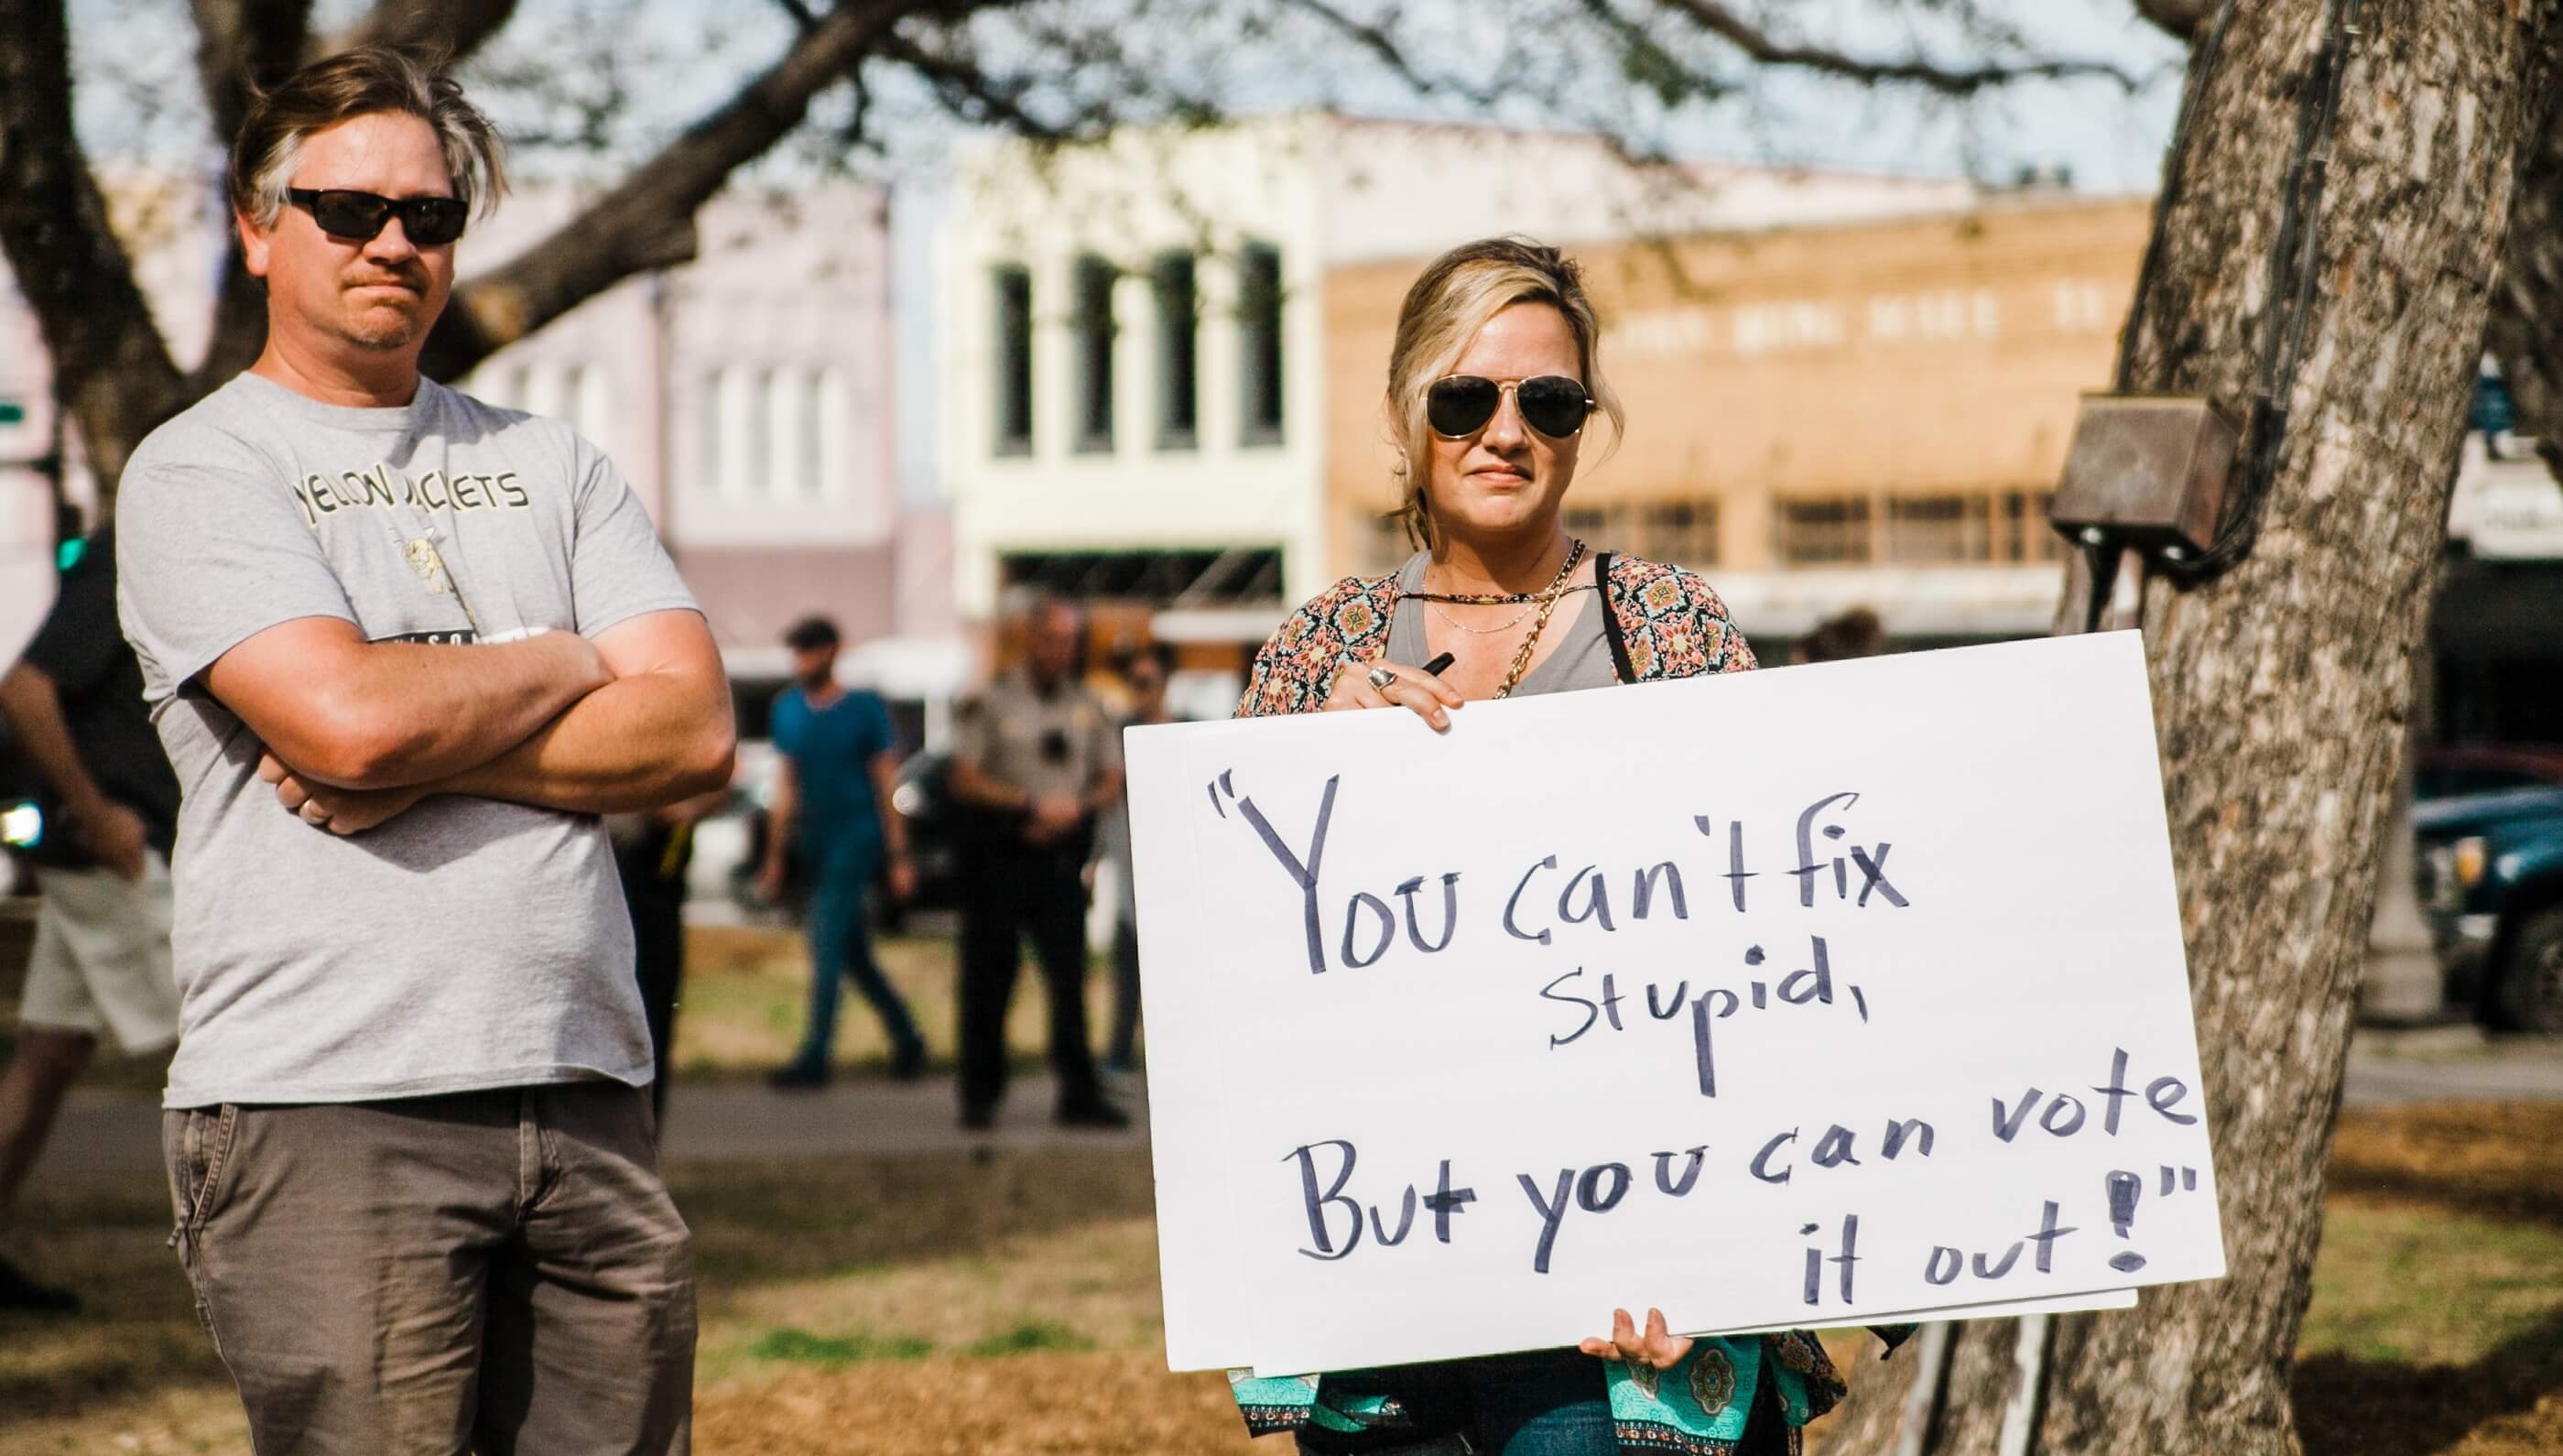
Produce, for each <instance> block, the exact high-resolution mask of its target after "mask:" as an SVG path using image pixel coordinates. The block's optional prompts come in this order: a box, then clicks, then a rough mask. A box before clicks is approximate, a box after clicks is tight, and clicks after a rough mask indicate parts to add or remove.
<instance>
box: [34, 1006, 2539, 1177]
mask: <svg viewBox="0 0 2563 1456" xmlns="http://www.w3.org/2000/svg"><path fill="white" fill-rule="evenodd" d="M2344 1095H2345V1098H2346V1100H2347V1102H2348V1104H2349V1105H2350V1106H2352V1107H2376V1106H2385V1105H2390V1104H2394V1103H2405V1102H2445V1101H2453V1102H2490V1101H2519V1102H2563V1039H2553V1038H2547V1039H2537V1038H2503V1039H2499V1040H2494V1041H2491V1042H2488V1043H2483V1042H2480V1041H2478V1040H2475V1039H2472V1038H2470V1037H2468V1036H2465V1035H2463V1034H2454V1035H2442V1034H2438V1033H2426V1034H2402V1035H2390V1034H2389V1035H2385V1036H2374V1035H2362V1036H2361V1037H2360V1038H2359V1040H2358V1041H2357V1042H2356V1043H2354V1044H2353V1045H2352V1046H2351V1048H2350V1053H2349V1077H2348V1087H2347V1089H2346V1092H2345V1094H2344ZM1051 1099H1052V1084H1051V1081H1050V1079H1049V1078H1047V1077H1019V1078H1017V1079H1015V1083H1014V1087H1013V1090H1012V1092H1011V1094H1010V1095H1009V1096H1008V1097H1007V1099H1006V1106H1005V1110H1004V1113H1003V1115H1002V1116H1001V1117H1000V1118H999V1120H998V1126H997V1128H996V1130H995V1131H993V1132H990V1133H978V1134H970V1133H963V1132H962V1131H961V1130H960V1128H959V1127H958V1117H959V1110H958V1107H957V1105H956V1103H955V1101H954V1097H953V1092H952V1084H951V1082H950V1081H949V1079H943V1078H937V1079H933V1080H930V1081H926V1082H919V1083H915V1084H911V1085H905V1086H901V1085H897V1084H892V1083H886V1082H878V1081H864V1082H847V1083H842V1084H840V1085H838V1086H835V1087H831V1088H828V1089H827V1090H825V1091H822V1092H795V1093H784V1092H775V1091H772V1090H770V1089H768V1088H766V1087H763V1086H761V1085H758V1084H755V1083H715V1084H708V1085H704V1084H684V1083H680V1084H679V1085H678V1087H677V1088H676V1090H675V1093H674V1094H673V1096H672V1097H671V1098H670V1100H669V1107H668V1141H667V1149H666V1150H667V1155H668V1156H669V1157H671V1158H674V1159H680V1160H696V1161H712V1160H724V1159H753V1158H765V1157H834V1156H846V1155H863V1154H881V1153H916V1152H958V1151H967V1150H969V1149H972V1148H977V1147H996V1148H1006V1149H1010V1150H1016V1149H1026V1148H1048V1147H1136V1146H1144V1145H1146V1144H1147V1141H1148V1130H1147V1112H1148V1109H1147V1098H1146V1096H1145V1095H1144V1092H1143V1090H1142V1089H1140V1088H1137V1087H1135V1086H1134V1087H1132V1088H1130V1089H1128V1090H1127V1091H1125V1092H1123V1093H1122V1094H1121V1095H1120V1098H1119V1101H1120V1103H1121V1105H1122V1106H1123V1107H1124V1108H1126V1109H1128V1110H1129V1112H1130V1114H1131V1117H1132V1119H1133V1122H1132V1126H1131V1127H1130V1129H1129V1130H1128V1131H1126V1132H1118V1133H1089V1132H1069V1131H1064V1130H1062V1129H1059V1128H1056V1127H1053V1126H1052V1125H1051V1121H1050V1111H1051ZM160 1166H161V1162H160V1114H159V1110H158V1109H156V1108H154V1107H153V1106H152V1105H151V1104H150V1103H149V1102H147V1101H144V1100H142V1099H139V1098H132V1097H125V1096H119V1095H117V1094H113V1093H105V1092H89V1091H81V1090H75V1091H74V1092H73V1093H72V1095H71V1098H70V1099H69V1100H68V1101H67V1102H66V1103H65V1104H64V1107H63V1117H62V1123H61V1124H60V1126H59V1127H58V1128H57V1130H56V1131H55V1134H54V1139H53V1144H52V1145H51V1147H49V1148H48V1149H47V1151H46V1153H45V1159H44V1162H43V1164H42V1165H41V1166H40V1167H39V1168H38V1170H37V1176H39V1177H41V1176H44V1175H45V1174H47V1173H54V1174H62V1173H80V1172H130V1171H136V1170H152V1169H157V1168H159V1167H160Z"/></svg>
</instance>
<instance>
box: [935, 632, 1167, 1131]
mask: <svg viewBox="0 0 2563 1456" xmlns="http://www.w3.org/2000/svg"><path fill="white" fill-rule="evenodd" d="M1084 630H1085V623H1084V617H1083V616H1081V615H1080V614H1079V612H1078V610H1077V608H1076V607H1074V606H1071V605H1070V604H1068V603H1067V602H1064V601H1059V600H1056V599H1050V600H1044V601H1041V602H1038V603H1036V604H1035V605H1034V606H1033V608H1032V610H1031V611H1030V612H1029V613H1028V614H1027V615H1026V617H1025V620H1024V636H1025V660H1024V665H1023V667H1021V668H1020V669H1017V670H1016V671H1013V672H1009V673H1005V674H1002V675H1001V676H999V677H998V678H997V680H996V681H995V682H993V683H991V684H990V685H989V686H988V688H987V690H986V691H985V692H983V693H981V694H980V695H979V696H978V697H976V698H973V699H971V700H970V701H968V702H966V703H964V704H963V705H962V706H961V710H960V713H959V714H958V715H957V718H958V728H957V732H956V734H955V739H956V741H955V743H954V747H953V752H952V769H951V774H952V795H953V797H954V798H955V799H956V800H958V801H959V802H961V803H962V804H964V805H966V806H968V808H969V810H970V813H969V815H968V816H967V817H968V818H969V820H970V826H971V827H970V830H969V832H968V833H967V834H965V835H964V843H963V851H964V855H963V863H962V865H961V1126H962V1127H964V1128H967V1129H973V1130H977V1129H984V1128H988V1127H990V1126H992V1125H993V1124H994V1123H995V1120H996V1114H997V1105H998V1104H999V1103H1000V1102H1002V1101H1003V1100H1004V1098H1005V1095H1006V1008H1007V1006H1008V1004H1009V1003H1010V1002H1011V1001H1012V1000H1013V999H1014V991H1015V975H1016V973H1017V971H1019V970H1020V969H1021V968H1022V960H1021V945H1020V941H1021V940H1022V939H1023V938H1030V939H1031V941H1032V943H1033V954H1034V956H1035V957H1036V959H1038V961H1039V962H1040V966H1041V978H1042V987H1043V990H1044V992H1045V993H1046V997H1047V999H1048V1001H1049V1006H1050V1064H1051V1070H1052V1072H1053V1073H1055V1074H1056V1075H1057V1076H1058V1078H1059V1103H1058V1106H1057V1108H1056V1109H1055V1110H1054V1113H1055V1116H1056V1118H1057V1120H1058V1122H1059V1123H1060V1125H1061V1126H1062V1127H1072V1128H1123V1127H1127V1126H1129V1123H1130V1119H1129V1115H1128V1114H1126V1113H1124V1112H1122V1111H1121V1110H1120V1109H1119V1108H1117V1107H1114V1106H1113V1105H1112V1104H1111V1103H1110V1102H1108V1101H1106V1100H1105V1099H1104V1096H1103V1092H1102V1088H1101V1086H1100V1084H1099V1083H1098V1081H1097V1078H1096V1075H1095V1070H1094V1052H1093V1049H1092V1048H1091V1047H1089V1046H1088V1045H1087V1044H1086V1030H1085V905H1086V898H1085V862H1086V859H1087V857H1088V856H1089V855H1090V854H1091V853H1092V851H1093V846H1094V821H1095V817H1096V816H1097V815H1098V814H1100V813H1102V812H1103V811H1104V810H1105V809H1108V808H1110V807H1111V806H1112V805H1114V804H1117V803H1119V802H1120V800H1121V739H1120V734H1119V733H1118V732H1116V731H1115V730H1114V728H1113V726H1112V720H1111V717H1110V716H1109V715H1108V714H1106V713H1105V712H1104V711H1103V706H1102V705H1101V704H1099V703H1097V702H1095V701H1094V698H1093V695H1091V694H1089V693H1088V692H1086V691H1085V688H1084V685H1083V684H1082V683H1080V682H1079V681H1078V680H1077V674H1076V667H1077V660H1078V653H1079V648H1080V646H1081V644H1082V642H1083V640H1084Z"/></svg>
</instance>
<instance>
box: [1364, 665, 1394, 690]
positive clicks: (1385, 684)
mask: <svg viewBox="0 0 2563 1456" xmlns="http://www.w3.org/2000/svg"><path fill="white" fill-rule="evenodd" d="M1365 677H1366V678H1367V680H1368V681H1369V683H1370V685H1371V686H1372V687H1374V688H1376V689H1378V690H1379V691H1380V692H1382V693H1385V692H1387V691H1388V690H1389V689H1390V688H1392V687H1395V686H1396V685H1397V674H1395V673H1393V672H1390V671H1389V670H1388V669H1386V668H1372V669H1371V670H1370V672H1369V673H1367V674H1366V675H1365Z"/></svg>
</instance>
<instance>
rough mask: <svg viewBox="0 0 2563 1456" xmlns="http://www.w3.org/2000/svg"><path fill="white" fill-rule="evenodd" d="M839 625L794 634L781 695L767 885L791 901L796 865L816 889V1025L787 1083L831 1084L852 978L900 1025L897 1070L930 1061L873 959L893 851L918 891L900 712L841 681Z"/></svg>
mask: <svg viewBox="0 0 2563 1456" xmlns="http://www.w3.org/2000/svg"><path fill="white" fill-rule="evenodd" d="M839 640H840V639H839V637H838V634H837V624H836V623H834V622H831V621H829V620H828V619H827V618H825V617H810V618H807V619H805V620H803V621H802V622H800V623H798V624H796V625H795V626H794V627H793V628H792V630H791V631H790V632H788V633H786V634H784V638H783V643H784V646H786V647H788V648H790V649H791V650H792V675H793V678H794V680H795V681H794V682H793V685H792V686H791V687H789V688H786V689H784V690H783V692H782V693H781V694H780V695H779V696H778V697H776V699H775V700H774V749H775V754H776V756H777V758H778V760H779V761H778V762H777V764H776V771H775V792H774V806H773V809H772V812H771V815H770V817H769V819H768V823H767V831H766V840H765V842H766V851H765V868H764V873H763V875H762V876H761V877H760V880H759V886H760V889H762V891H763V892H764V894H765V897H766V898H767V899H768V900H780V899H781V898H782V896H783V892H784V887H785V885H786V883H787V882H788V881H789V880H790V878H791V877H790V873H789V872H790V870H791V868H792V867H793V866H794V865H796V864H797V866H798V868H799V870H800V884H801V886H802V888H803V890H804V891H805V892H806V893H807V895H808V897H809V911H808V930H809V935H810V1025H809V1029H808V1030H807V1031H806V1032H804V1033H803V1035H802V1038H801V1050H800V1051H799V1052H798V1053H797V1054H795V1055H794V1057H793V1058H792V1060H791V1062H790V1063H788V1064H787V1065H785V1066H784V1068H783V1069H782V1070H781V1071H779V1072H777V1073H775V1074H774V1079H773V1080H774V1085H775V1086H777V1087H823V1086H826V1085H827V1081H828V1072H829V1053H830V1050H831V1048H832V1047H833V1045H834V1044H835V1042H836V1036H837V982H838V981H839V980H840V979H846V980H851V981H853V982H854V983H855V988H856V989H857V990H859V991H862V992H863V993H864V999H866V1000H868V1001H870V1002H872V1003H873V1009H874V1010H875V1011H877V1012H879V1013H880V1014H881V1019H882V1026H883V1029H885V1030H886V1031H887V1032H888V1033H889V1045H890V1060H889V1073H890V1075H891V1076H892V1077H895V1078H897V1079H898V1080H900V1081H902V1082H904V1081H910V1080H913V1079H914V1078H915V1077H917V1076H918V1075H919V1074H920V1073H922V1072H923V1071H924V1070H925V1039H924V1038H923V1037H921V1036H919V1035H918V1034H917V1030H916V1021H915V1018H913V1017H912V1016H910V1015H909V1014H908V1010H907V1003H906V1002H904V1001H901V1000H900V999H899V995H898V991H897V989H896V988H894V987H893V986H891V985H890V983H889V980H888V978H887V977H886V976H884V975H883V974H882V969H881V965H880V963H879V962H877V961H875V960H874V959H873V946H872V926H871V923H870V917H869V916H868V914H867V907H866V899H865V898H866V896H867V895H868V894H869V892H870V891H871V889H872V884H873V878H874V874H875V872H876V871H877V870H879V869H880V868H881V867H882V865H883V862H884V859H885V857H887V863H888V867H889V888H890V893H891V894H893V895H895V896H897V897H898V898H900V899H901V900H904V899H906V898H907V897H908V896H910V895H912V894H914V893H915V889H916V871H915V868H914V866H912V865H911V864H910V863H909V862H908V858H907V826H906V823H905V821H903V820H901V819H900V818H899V816H898V813H897V811H895V810H894V809H892V808H891V807H890V785H891V782H892V780H893V777H894V775H895V774H896V773H897V770H898V753H897V751H896V749H895V748H894V747H893V746H892V745H891V740H890V728H889V711H888V710H887V708H885V707H884V706H883V705H882V701H881V699H880V698H878V697H876V696H875V695H873V694H871V693H866V692H861V691H856V690H850V689H847V688H845V687H842V686H840V685H839V684H838V682H837V647H838V644H839Z"/></svg>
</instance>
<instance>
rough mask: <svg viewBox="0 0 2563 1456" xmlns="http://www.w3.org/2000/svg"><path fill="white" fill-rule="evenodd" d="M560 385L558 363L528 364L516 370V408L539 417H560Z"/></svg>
mask: <svg viewBox="0 0 2563 1456" xmlns="http://www.w3.org/2000/svg"><path fill="white" fill-rule="evenodd" d="M560 386H561V369H560V366H559V365H558V364H527V365H525V366H524V367H523V368H520V369H518V370H517V371H516V408H518V409H520V410H523V411H524V412H525V413H527V414H529V415H533V416H535V417H536V418H538V419H546V420H556V419H559V418H560V417H561V387H560Z"/></svg>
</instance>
